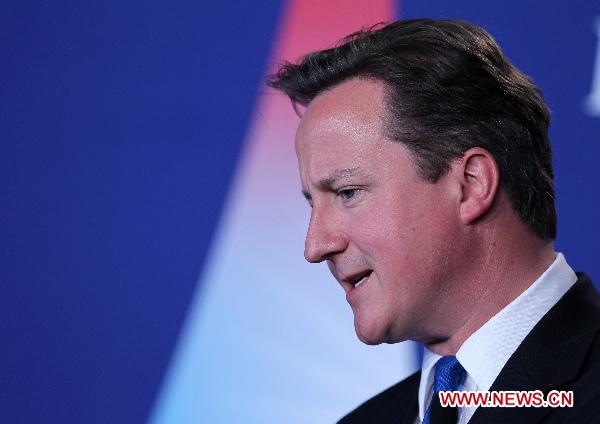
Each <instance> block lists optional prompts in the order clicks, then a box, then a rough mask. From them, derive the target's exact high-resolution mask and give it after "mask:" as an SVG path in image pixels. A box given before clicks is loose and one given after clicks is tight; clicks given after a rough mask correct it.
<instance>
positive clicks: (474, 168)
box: [457, 147, 500, 224]
mask: <svg viewBox="0 0 600 424" xmlns="http://www.w3.org/2000/svg"><path fill="white" fill-rule="evenodd" d="M458 164H459V165H458V166H459V167H460V169H458V170H457V171H460V178H461V188H462V199H461V204H460V218H461V220H462V222H463V223H464V224H471V223H473V222H474V221H476V220H477V219H479V218H481V217H482V216H483V215H485V214H486V213H487V212H488V211H489V210H490V208H491V207H492V205H493V204H494V200H495V199H496V194H497V192H498V186H499V185H500V170H499V168H498V164H497V163H496V160H495V159H494V157H493V156H492V155H491V153H490V152H488V151H487V150H485V149H483V148H481V147H474V148H472V149H469V150H467V151H466V152H465V153H464V155H463V157H462V160H461V161H459V162H458Z"/></svg>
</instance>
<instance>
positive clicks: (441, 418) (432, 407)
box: [423, 356, 465, 424]
mask: <svg viewBox="0 0 600 424" xmlns="http://www.w3.org/2000/svg"><path fill="white" fill-rule="evenodd" d="M464 372H465V369H464V368H463V366H462V365H461V364H460V362H458V359H456V356H442V357H441V358H440V359H439V360H438V361H437V363H436V364H435V377H434V381H433V396H432V398H431V402H430V403H429V406H428V407H427V411H425V416H424V417H423V424H438V423H442V422H447V423H456V414H457V411H456V408H450V407H446V408H442V406H441V404H440V400H439V394H438V393H439V392H440V391H456V390H457V389H458V386H460V383H461V380H462V379H463V375H464Z"/></svg>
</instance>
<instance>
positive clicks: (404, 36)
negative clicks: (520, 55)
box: [270, 20, 556, 343]
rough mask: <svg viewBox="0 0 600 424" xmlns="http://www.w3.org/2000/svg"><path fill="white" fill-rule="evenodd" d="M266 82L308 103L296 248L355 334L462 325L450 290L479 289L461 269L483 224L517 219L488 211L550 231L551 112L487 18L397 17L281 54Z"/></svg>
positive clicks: (464, 294)
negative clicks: (345, 309)
mask: <svg viewBox="0 0 600 424" xmlns="http://www.w3.org/2000/svg"><path fill="white" fill-rule="evenodd" d="M270 84H271V85H272V86H274V87H276V88H279V89H281V90H283V91H284V92H285V93H286V94H287V95H288V96H289V97H290V98H291V99H292V100H293V101H294V102H295V103H298V104H300V105H303V106H307V108H306V111H305V113H304V115H303V116H302V120H301V123H300V126H299V128H298V133H297V137H296V151H297V154H298V160H299V165H300V176H301V180H302V186H303V191H304V194H305V196H306V197H307V199H308V200H309V203H310V204H311V206H312V214H311V221H310V224H309V230H308V234H307V238H306V248H305V256H306V259H307V260H309V261H311V262H321V261H324V260H326V261H327V263H328V266H329V268H330V270H331V272H332V273H333V275H334V276H335V277H336V279H337V280H338V281H339V282H340V283H341V284H342V286H343V287H344V289H345V291H346V297H347V299H348V301H349V303H350V304H351V306H352V308H353V311H354V316H355V327H356V330H357V334H358V335H359V337H360V338H361V340H363V341H365V342H367V343H381V342H397V341H400V340H405V339H413V340H419V341H423V342H426V343H427V342H428V341H431V340H434V339H436V337H440V338H444V337H446V336H447V333H448V332H452V331H454V330H456V328H458V327H459V326H460V325H463V324H464V322H461V320H462V321H464V320H467V319H468V316H467V315H468V314H469V313H471V312H472V311H471V312H466V311H465V306H464V305H462V306H461V305H460V301H461V300H463V301H464V300H465V299H466V300H467V303H469V298H471V299H474V297H475V296H477V295H478V294H477V293H474V292H473V290H470V291H469V289H472V287H467V286H466V285H465V286H461V285H460V283H458V282H459V281H460V279H461V278H464V277H465V276H466V275H467V274H469V273H470V274H471V275H475V274H476V271H477V269H475V267H476V263H477V257H478V255H480V253H481V252H479V250H480V249H482V248H485V249H488V248H489V246H482V245H480V244H478V243H479V242H480V241H481V240H482V237H481V232H483V233H484V234H496V232H497V230H498V227H500V228H501V229H502V225H504V226H506V225H505V224H506V223H513V221H511V220H510V217H509V218H508V219H499V218H497V216H502V215H512V217H513V218H514V223H516V225H517V226H521V227H522V229H523V232H525V233H528V234H530V235H531V237H533V238H535V239H539V240H551V239H552V238H553V237H554V235H555V231H556V229H555V225H556V224H555V222H556V219H555V213H554V205H553V182H552V170H551V158H550V147H549V142H548V138H547V134H546V133H547V126H548V112H547V110H546V108H545V106H544V104H543V102H542V101H541V99H540V97H539V94H538V92H537V89H536V88H535V86H533V84H532V83H531V82H530V81H529V80H528V79H527V78H526V77H525V76H523V75H522V74H520V73H519V72H518V71H517V70H516V69H514V68H513V67H512V66H511V65H510V64H509V63H508V62H507V61H506V59H505V58H504V57H503V56H502V54H501V52H500V51H499V49H498V47H497V46H496V44H495V43H494V42H493V40H492V39H491V38H490V36H489V35H487V33H485V32H484V31H483V30H481V29H478V28H476V27H473V26H471V25H469V24H466V23H462V22H450V21H430V20H419V21H405V22H397V23H394V24H391V25H388V26H387V27H384V28H382V29H379V30H375V31H366V32H360V33H357V34H354V35H352V36H350V37H349V38H347V39H346V42H345V43H344V44H342V45H341V46H339V47H337V48H335V49H331V50H326V51H323V52H317V53H312V54H310V55H308V56H306V57H305V58H304V59H303V60H302V61H301V62H300V64H298V65H292V64H286V65H284V66H283V67H282V69H281V70H280V72H279V73H278V74H276V75H275V76H273V77H271V79H270ZM498 211H500V212H498ZM506 211H508V213H507V212H506ZM485 222H487V223H488V224H482V223H485ZM490 222H492V224H489V223H490ZM492 225H495V227H493V226H492ZM511 226H512V225H511ZM490 228H495V230H493V231H491V230H490ZM478 231H479V232H478ZM507 231H512V230H511V229H510V228H507ZM493 237H496V236H495V235H494V236H492V238H493ZM498 240H499V239H498ZM487 241H491V242H492V244H493V240H491V238H490V237H487ZM477 265H481V264H477ZM444 320H447V321H448V323H449V326H450V327H452V326H453V327H454V328H443V325H442V326H440V325H439V324H437V323H439V322H441V321H444ZM438 330H439V332H440V333H439V334H437V331H438Z"/></svg>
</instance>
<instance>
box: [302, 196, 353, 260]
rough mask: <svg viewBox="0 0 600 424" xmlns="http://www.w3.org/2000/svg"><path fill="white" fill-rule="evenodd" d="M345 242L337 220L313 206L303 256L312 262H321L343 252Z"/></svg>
mask: <svg viewBox="0 0 600 424" xmlns="http://www.w3.org/2000/svg"><path fill="white" fill-rule="evenodd" d="M347 243H348V242H347V239H346V237H345V236H344V234H343V233H342V232H341V231H340V225H339V222H337V221H336V219H335V218H332V217H328V216H327V215H326V214H324V213H322V212H319V213H318V211H317V210H316V209H315V208H313V210H312V214H311V217H310V223H309V224H308V231H307V233H306V241H305V243H304V258H305V259H306V260H307V261H308V262H312V263H318V262H322V261H324V260H326V259H330V258H331V256H333V255H335V254H336V253H340V252H343V251H344V250H345V249H346V246H347Z"/></svg>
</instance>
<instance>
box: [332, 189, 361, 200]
mask: <svg viewBox="0 0 600 424" xmlns="http://www.w3.org/2000/svg"><path fill="white" fill-rule="evenodd" d="M360 191H361V190H360V189H359V188H344V189H342V190H338V191H337V195H338V196H339V197H341V198H342V200H343V201H345V202H347V201H350V200H352V199H354V198H356V197H358V195H359V192H360Z"/></svg>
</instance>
